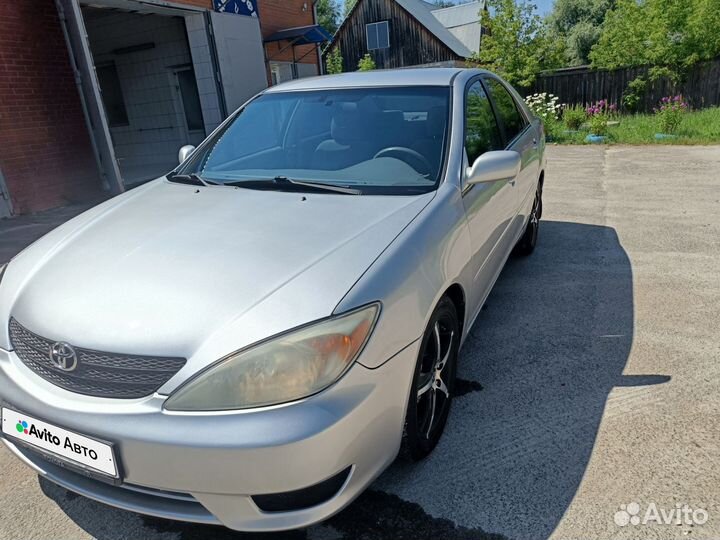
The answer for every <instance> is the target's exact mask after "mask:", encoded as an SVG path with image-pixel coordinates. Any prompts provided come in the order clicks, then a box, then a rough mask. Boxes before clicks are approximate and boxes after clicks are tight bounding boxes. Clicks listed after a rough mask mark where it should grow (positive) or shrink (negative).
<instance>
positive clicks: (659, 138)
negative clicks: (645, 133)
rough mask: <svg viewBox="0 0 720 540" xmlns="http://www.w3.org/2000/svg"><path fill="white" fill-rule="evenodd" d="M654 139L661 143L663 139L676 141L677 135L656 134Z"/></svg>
mask: <svg viewBox="0 0 720 540" xmlns="http://www.w3.org/2000/svg"><path fill="white" fill-rule="evenodd" d="M655 138H656V139H657V140H658V141H661V140H663V139H677V135H671V134H670V133H656V134H655Z"/></svg>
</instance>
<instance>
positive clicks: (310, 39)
mask: <svg viewBox="0 0 720 540" xmlns="http://www.w3.org/2000/svg"><path fill="white" fill-rule="evenodd" d="M331 39H332V36H331V35H330V34H328V33H327V31H326V30H325V29H324V28H323V27H322V26H320V25H319V24H311V25H309V26H296V27H294V28H285V29H284V30H280V31H278V32H275V33H274V34H272V35H271V36H269V37H267V38H265V40H264V41H265V43H271V42H273V41H283V40H292V41H293V44H294V45H307V44H309V43H324V42H325V41H330V40H331Z"/></svg>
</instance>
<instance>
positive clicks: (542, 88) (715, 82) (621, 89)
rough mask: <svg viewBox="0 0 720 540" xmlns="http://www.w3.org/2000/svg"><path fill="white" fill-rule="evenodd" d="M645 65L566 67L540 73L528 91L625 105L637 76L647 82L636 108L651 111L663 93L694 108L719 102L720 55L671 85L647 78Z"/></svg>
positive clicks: (573, 102) (574, 102)
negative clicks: (629, 85)
mask: <svg viewBox="0 0 720 540" xmlns="http://www.w3.org/2000/svg"><path fill="white" fill-rule="evenodd" d="M649 69H650V68H649V67H648V66H642V67H633V68H622V69H615V70H591V69H590V68H588V67H580V68H567V69H562V70H557V71H553V72H546V73H542V74H540V75H539V76H538V77H537V79H536V80H535V84H534V85H533V86H532V88H531V89H530V91H529V92H528V93H530V94H532V93H534V92H549V93H551V94H554V95H556V96H558V97H559V98H560V102H561V103H568V104H571V105H589V104H590V103H595V102H596V101H599V100H601V99H606V100H608V101H609V102H610V103H614V104H615V105H617V107H618V108H620V109H625V107H624V105H623V102H622V98H623V94H624V93H625V92H626V91H627V85H628V83H629V82H630V81H632V80H634V79H635V78H637V77H643V78H644V79H645V80H646V81H648V82H647V85H646V87H645V91H644V93H643V94H642V95H641V96H640V101H639V102H638V104H637V106H636V108H635V110H637V111H638V112H650V111H652V110H653V108H654V107H656V106H657V104H658V102H659V101H660V100H661V99H662V98H663V97H665V96H670V95H676V94H682V95H683V96H684V97H685V99H686V100H687V101H688V102H689V103H690V105H691V106H692V107H693V108H697V109H700V108H703V107H712V106H717V105H720V58H716V59H715V60H711V61H709V62H702V63H699V64H697V65H695V66H694V67H693V68H692V69H691V70H690V72H689V73H688V74H687V76H686V78H685V80H684V81H683V82H681V83H679V84H678V85H673V84H672V83H671V82H670V81H669V80H668V79H667V78H661V79H658V80H657V81H653V82H651V81H649V80H648V77H647V73H648V70H649Z"/></svg>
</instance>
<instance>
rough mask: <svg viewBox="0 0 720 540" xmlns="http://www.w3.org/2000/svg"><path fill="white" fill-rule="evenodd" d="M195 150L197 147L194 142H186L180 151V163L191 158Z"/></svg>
mask: <svg viewBox="0 0 720 540" xmlns="http://www.w3.org/2000/svg"><path fill="white" fill-rule="evenodd" d="M194 151H195V147H194V146H193V145H192V144H186V145H185V146H183V147H182V148H181V149H180V151H179V152H178V161H179V162H180V163H182V162H183V161H185V160H186V159H187V158H189V157H190V154H192V153H193V152H194Z"/></svg>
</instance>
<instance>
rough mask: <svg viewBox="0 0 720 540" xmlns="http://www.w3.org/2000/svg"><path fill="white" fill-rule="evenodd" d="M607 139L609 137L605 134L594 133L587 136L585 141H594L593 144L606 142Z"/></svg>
mask: <svg viewBox="0 0 720 540" xmlns="http://www.w3.org/2000/svg"><path fill="white" fill-rule="evenodd" d="M606 140H607V137H605V136H604V135H593V134H590V135H588V136H587V137H585V142H589V143H593V144H599V143H604V142H605V141H606Z"/></svg>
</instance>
